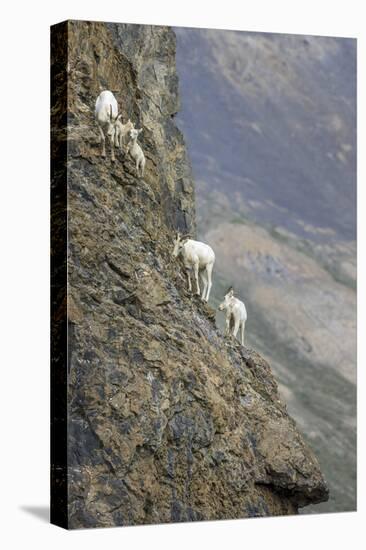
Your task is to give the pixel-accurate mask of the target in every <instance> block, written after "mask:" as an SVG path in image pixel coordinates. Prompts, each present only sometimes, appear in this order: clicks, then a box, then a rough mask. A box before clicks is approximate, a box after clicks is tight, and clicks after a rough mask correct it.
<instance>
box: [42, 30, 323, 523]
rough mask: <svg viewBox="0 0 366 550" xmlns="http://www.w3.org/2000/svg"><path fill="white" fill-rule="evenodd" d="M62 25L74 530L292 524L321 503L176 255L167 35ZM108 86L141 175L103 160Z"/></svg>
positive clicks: (316, 483) (253, 370) (270, 406)
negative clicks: (131, 137) (275, 519)
mask: <svg viewBox="0 0 366 550" xmlns="http://www.w3.org/2000/svg"><path fill="white" fill-rule="evenodd" d="M67 29H68V44H69V50H68V64H67V70H68V78H69V81H68V105H67V113H68V125H69V126H68V140H67V143H68V165H67V168H68V182H67V185H68V246H69V250H68V253H69V258H68V260H69V263H68V320H69V331H68V335H69V336H68V337H69V361H68V369H69V372H68V480H67V481H68V526H69V527H71V528H80V527H102V526H113V525H135V524H144V523H160V522H171V521H190V520H209V519H224V518H244V517H253V516H269V515H280V514H293V513H296V512H297V510H298V508H299V507H301V506H305V505H307V504H309V503H315V502H319V501H322V500H325V499H327V487H326V484H325V481H324V479H323V477H322V474H321V472H320V470H319V466H318V463H317V460H316V458H315V456H314V455H313V453H312V451H311V450H310V448H309V447H308V446H307V444H306V443H305V442H304V440H303V438H302V436H301V434H300V433H299V431H298V430H297V427H296V425H295V423H294V421H293V420H292V419H291V418H290V417H289V415H288V413H287V410H286V406H285V404H284V403H283V402H282V401H281V400H280V398H279V394H278V391H277V385H276V382H275V380H274V378H273V376H272V373H271V369H270V367H269V365H268V364H267V363H266V362H265V361H264V360H263V359H262V358H261V357H260V356H259V355H258V354H257V353H256V352H254V351H252V350H249V349H247V348H244V347H241V346H240V345H239V343H236V342H234V341H233V340H227V339H225V338H224V337H223V336H222V334H221V332H220V331H219V330H218V328H217V327H216V325H215V312H214V311H213V310H212V309H211V308H210V307H209V306H207V305H204V304H203V303H202V302H201V301H200V300H199V299H197V298H196V297H195V296H191V295H189V294H188V292H187V291H186V281H185V277H184V276H183V273H182V270H181V269H180V266H179V264H178V263H177V262H175V261H172V258H171V249H172V236H173V233H174V231H175V230H176V229H178V228H179V229H181V230H183V231H187V230H189V231H194V230H195V212H194V209H195V203H194V185H193V181H192V178H191V172H190V167H189V163H188V161H187V157H186V151H185V145H184V140H183V137H182V134H181V133H180V131H179V130H178V129H177V127H176V125H175V123H174V118H173V117H174V115H175V114H176V112H177V111H178V108H179V99H178V86H177V75H176V71H175V36H174V33H173V31H172V30H170V29H169V28H166V27H149V26H146V27H145V26H133V25H115V24H113V25H112V24H110V25H105V24H102V23H86V22H69V23H68V24H67ZM61 47H62V43H60V48H61ZM102 89H110V90H113V91H114V92H115V95H116V98H117V99H118V102H119V106H120V111H121V112H122V113H123V115H124V116H125V117H126V118H127V117H130V118H131V119H132V120H133V121H134V122H135V123H137V124H138V126H142V127H143V128H144V131H143V134H142V139H141V143H142V147H143V149H144V151H145V155H146V159H147V164H146V171H145V176H144V178H143V179H139V178H137V177H136V175H135V169H134V165H133V163H132V162H131V160H130V159H128V158H126V157H125V156H123V155H122V154H121V153H117V160H116V162H115V164H112V163H111V161H110V156H109V155H108V148H107V159H106V160H104V159H102V158H100V145H99V136H98V132H97V128H96V126H95V123H94V118H93V111H94V102H95V98H96V97H97V95H98V94H99V92H100V91H101V90H102ZM61 92H62V87H60V93H61ZM58 105H62V101H61V98H57V91H56V93H55V98H54V102H53V112H54V114H55V113H56V115H57V112H58ZM60 116H61V113H60Z"/></svg>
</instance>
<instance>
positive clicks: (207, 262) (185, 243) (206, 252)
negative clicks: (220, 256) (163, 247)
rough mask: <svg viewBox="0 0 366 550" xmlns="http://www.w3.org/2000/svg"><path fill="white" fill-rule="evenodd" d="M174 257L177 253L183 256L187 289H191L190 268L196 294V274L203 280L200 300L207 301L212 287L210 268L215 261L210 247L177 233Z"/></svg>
mask: <svg viewBox="0 0 366 550" xmlns="http://www.w3.org/2000/svg"><path fill="white" fill-rule="evenodd" d="M172 255H173V257H174V258H177V257H178V256H179V255H181V256H182V258H183V263H184V266H185V268H186V273H187V278H188V289H189V291H190V292H191V291H192V284H191V276H190V270H191V269H192V268H193V271H194V278H195V280H196V287H197V290H196V294H198V295H199V294H200V285H199V280H198V274H200V276H201V279H202V282H203V290H202V295H201V297H202V300H204V301H206V302H208V299H209V297H210V291H211V287H212V269H213V266H214V263H215V253H214V251H213V250H212V248H211V247H210V246H209V245H208V244H205V243H201V242H199V241H193V240H192V239H190V238H189V236H184V237H182V236H181V235H180V234H179V233H178V234H177V236H176V238H175V239H174V249H173V253H172Z"/></svg>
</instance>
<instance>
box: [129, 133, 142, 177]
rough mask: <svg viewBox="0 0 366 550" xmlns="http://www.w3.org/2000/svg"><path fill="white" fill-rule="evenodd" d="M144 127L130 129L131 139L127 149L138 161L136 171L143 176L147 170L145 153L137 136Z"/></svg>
mask: <svg viewBox="0 0 366 550" xmlns="http://www.w3.org/2000/svg"><path fill="white" fill-rule="evenodd" d="M141 132H142V128H140V129H139V130H137V129H135V128H134V129H133V130H130V134H129V135H130V141H129V142H128V146H127V151H128V152H129V153H130V155H131V157H132V158H133V159H134V161H135V162H136V172H137V175H138V176H141V177H143V175H144V171H145V162H146V160H145V155H144V152H143V150H142V149H141V147H140V145H139V144H138V143H137V138H138V136H139V134H141Z"/></svg>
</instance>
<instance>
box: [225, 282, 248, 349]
mask: <svg viewBox="0 0 366 550" xmlns="http://www.w3.org/2000/svg"><path fill="white" fill-rule="evenodd" d="M224 309H226V331H225V334H226V335H229V334H230V328H231V325H232V323H233V324H234V327H233V332H232V334H233V336H234V338H236V335H237V333H238V330H239V327H240V333H241V343H242V345H243V346H244V332H245V322H246V320H247V310H246V308H245V305H244V303H243V302H241V301H240V300H238V298H234V290H233V289H232V288H231V289H230V290H229V291H228V292H227V293H226V295H225V298H224V301H223V302H222V304H220V305H219V310H220V311H223V310H224Z"/></svg>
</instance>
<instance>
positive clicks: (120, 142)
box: [114, 115, 134, 151]
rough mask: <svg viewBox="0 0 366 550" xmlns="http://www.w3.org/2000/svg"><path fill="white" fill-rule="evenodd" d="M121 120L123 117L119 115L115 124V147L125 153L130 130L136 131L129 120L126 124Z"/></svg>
mask: <svg viewBox="0 0 366 550" xmlns="http://www.w3.org/2000/svg"><path fill="white" fill-rule="evenodd" d="M121 119H122V115H118V117H117V120H116V124H115V133H114V145H115V147H118V148H119V149H121V151H123V146H124V145H125V144H127V139H126V137H128V136H129V132H130V130H133V129H134V125H133V122H131V120H130V119H128V121H127V122H126V124H123V123H122V120H121Z"/></svg>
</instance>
